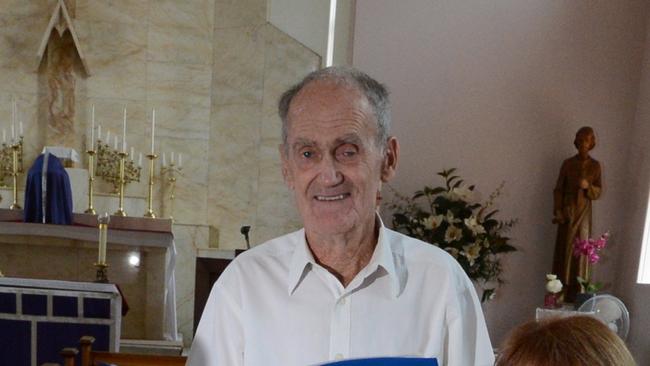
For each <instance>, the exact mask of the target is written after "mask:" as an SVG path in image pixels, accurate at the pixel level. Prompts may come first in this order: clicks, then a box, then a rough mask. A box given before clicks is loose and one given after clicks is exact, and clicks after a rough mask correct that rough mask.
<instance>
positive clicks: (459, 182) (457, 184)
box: [452, 179, 464, 188]
mask: <svg viewBox="0 0 650 366" xmlns="http://www.w3.org/2000/svg"><path fill="white" fill-rule="evenodd" d="M463 182H464V180H462V179H461V180H459V181H458V182H456V183H454V185H453V186H452V188H458V187H460V185H461V184H463Z"/></svg>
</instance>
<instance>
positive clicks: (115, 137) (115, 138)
mask: <svg viewBox="0 0 650 366" xmlns="http://www.w3.org/2000/svg"><path fill="white" fill-rule="evenodd" d="M114 141H115V143H114V144H113V148H114V149H115V150H117V135H115V136H114Z"/></svg>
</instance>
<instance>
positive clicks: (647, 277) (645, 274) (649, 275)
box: [637, 198, 650, 284]
mask: <svg viewBox="0 0 650 366" xmlns="http://www.w3.org/2000/svg"><path fill="white" fill-rule="evenodd" d="M637 282H638V283H646V284H650V198H649V199H648V207H647V208H646V214H645V225H644V227H643V242H642V244H641V260H640V261H639V275H638V277H637Z"/></svg>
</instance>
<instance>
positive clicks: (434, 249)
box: [385, 229, 456, 265]
mask: <svg viewBox="0 0 650 366" xmlns="http://www.w3.org/2000/svg"><path fill="white" fill-rule="evenodd" d="M385 233H386V236H387V239H388V243H390V245H391V250H392V251H393V254H394V255H398V256H403V258H404V260H405V261H406V263H407V264H409V263H422V264H426V265H443V264H444V265H449V264H453V263H456V260H455V259H454V257H452V256H451V255H450V254H449V253H448V252H447V251H445V250H443V249H440V248H439V247H438V246H436V245H433V244H430V243H427V242H425V241H422V240H420V239H416V238H412V237H410V236H407V235H404V234H402V233H400V232H397V231H394V230H391V229H386V231H385Z"/></svg>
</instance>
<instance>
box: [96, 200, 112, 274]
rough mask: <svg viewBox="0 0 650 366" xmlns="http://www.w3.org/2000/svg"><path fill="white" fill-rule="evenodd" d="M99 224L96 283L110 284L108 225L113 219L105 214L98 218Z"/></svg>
mask: <svg viewBox="0 0 650 366" xmlns="http://www.w3.org/2000/svg"><path fill="white" fill-rule="evenodd" d="M97 221H98V222H99V247H98V253H97V263H95V267H97V273H96V275H95V282H101V283H107V282H108V264H106V245H107V243H108V223H109V222H110V221H111V217H110V216H108V213H104V214H102V215H100V216H99V217H98V218H97Z"/></svg>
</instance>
